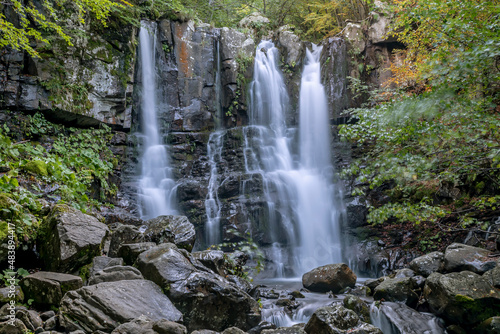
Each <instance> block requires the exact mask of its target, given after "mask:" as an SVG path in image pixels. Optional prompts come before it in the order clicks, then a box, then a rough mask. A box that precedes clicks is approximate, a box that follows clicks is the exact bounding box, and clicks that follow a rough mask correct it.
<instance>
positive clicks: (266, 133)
mask: <svg viewBox="0 0 500 334" xmlns="http://www.w3.org/2000/svg"><path fill="white" fill-rule="evenodd" d="M320 53H321V49H320V48H316V49H315V50H314V51H313V52H309V51H307V64H306V66H305V67H304V72H303V76H302V82H301V92H300V126H299V129H298V131H297V129H295V128H292V127H287V124H286V116H287V114H288V113H289V112H290V110H289V97H288V93H287V89H286V86H285V83H284V81H283V78H282V75H281V73H280V71H279V68H278V65H277V60H278V56H279V54H278V49H277V48H276V47H275V46H274V44H273V43H272V42H270V41H263V42H261V43H260V44H259V45H258V47H257V53H256V57H255V67H254V79H253V81H252V83H251V84H250V91H249V95H250V125H249V126H248V127H246V128H245V129H244V131H243V134H244V142H245V148H244V157H245V168H246V172H247V173H249V174H252V173H257V174H260V175H261V177H262V180H263V188H264V189H263V192H264V198H265V201H266V203H267V209H268V212H269V214H268V220H269V222H268V224H269V234H270V236H269V237H270V239H271V240H272V241H273V244H272V249H271V252H270V256H271V257H272V260H273V262H274V266H275V272H274V276H275V277H283V276H285V275H288V276H290V275H292V276H293V275H302V274H303V273H304V272H306V271H308V270H311V269H313V268H315V267H317V266H320V265H325V264H329V263H337V262H341V253H340V240H339V227H338V226H339V219H340V210H339V209H338V206H337V205H336V204H335V203H334V191H335V189H334V186H333V184H332V177H333V168H332V164H331V156H330V132H329V131H330V129H329V125H328V124H329V117H328V108H327V102H326V96H325V93H324V89H323V86H322V85H321V82H320V65H319V55H320ZM297 135H298V147H297V145H295V144H296V141H297ZM294 149H295V150H294ZM285 266H288V267H289V268H291V271H292V272H291V273H290V269H289V271H288V272H287V271H286V270H285V269H284V267H285Z"/></svg>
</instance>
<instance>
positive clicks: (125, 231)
mask: <svg viewBox="0 0 500 334" xmlns="http://www.w3.org/2000/svg"><path fill="white" fill-rule="evenodd" d="M144 241H145V239H144V234H143V233H141V232H140V230H139V227H137V226H133V225H120V226H118V228H117V229H116V230H114V231H113V234H111V241H110V244H109V252H108V256H109V257H117V256H118V250H119V249H120V247H121V245H123V244H135V243H140V242H144Z"/></svg>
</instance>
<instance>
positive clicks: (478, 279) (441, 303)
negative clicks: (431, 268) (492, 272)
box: [424, 271, 500, 325]
mask: <svg viewBox="0 0 500 334" xmlns="http://www.w3.org/2000/svg"><path fill="white" fill-rule="evenodd" d="M424 297H425V299H426V300H427V301H428V303H429V306H430V308H431V310H432V312H433V313H435V314H437V315H438V316H441V317H442V318H444V319H445V320H447V321H449V322H451V323H457V324H463V325H473V324H477V323H480V322H482V321H484V320H486V319H488V318H491V317H493V316H497V315H498V314H500V290H499V289H497V288H495V287H494V286H493V285H492V284H491V282H490V281H488V280H487V279H486V278H484V277H482V276H479V275H478V274H475V273H473V272H471V271H462V272H459V273H450V274H446V275H443V274H439V273H433V274H432V275H430V276H429V277H428V278H427V281H426V283H425V287H424Z"/></svg>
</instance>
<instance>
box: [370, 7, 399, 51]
mask: <svg viewBox="0 0 500 334" xmlns="http://www.w3.org/2000/svg"><path fill="white" fill-rule="evenodd" d="M372 17H373V21H372V23H371V25H370V27H369V28H368V38H369V39H370V40H371V42H372V43H373V44H377V43H392V42H397V36H394V35H392V34H390V25H391V18H390V17H389V16H387V15H384V14H382V13H374V12H373V13H372Z"/></svg>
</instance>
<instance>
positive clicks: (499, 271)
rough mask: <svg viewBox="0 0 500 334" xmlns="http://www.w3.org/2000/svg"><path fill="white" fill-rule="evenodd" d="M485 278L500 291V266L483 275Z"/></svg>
mask: <svg viewBox="0 0 500 334" xmlns="http://www.w3.org/2000/svg"><path fill="white" fill-rule="evenodd" d="M483 278H484V279H486V280H487V281H488V282H490V284H491V285H493V286H494V287H495V288H497V289H500V266H498V265H497V266H496V267H495V268H493V269H492V270H489V271H487V272H485V273H484V274H483Z"/></svg>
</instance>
